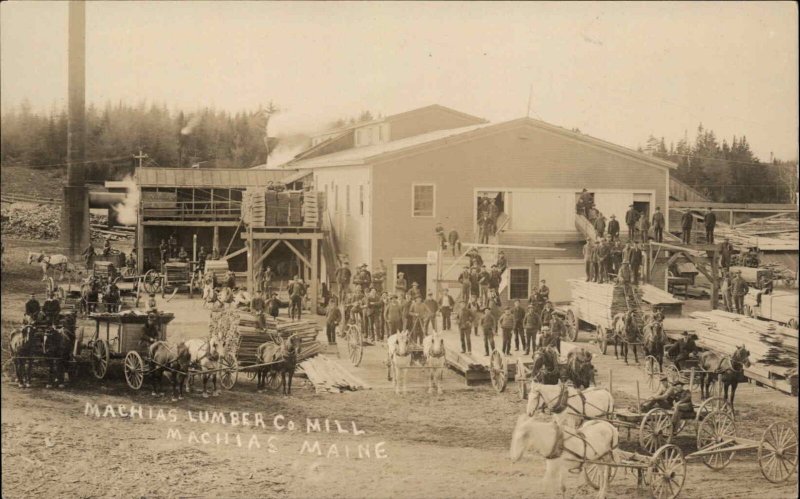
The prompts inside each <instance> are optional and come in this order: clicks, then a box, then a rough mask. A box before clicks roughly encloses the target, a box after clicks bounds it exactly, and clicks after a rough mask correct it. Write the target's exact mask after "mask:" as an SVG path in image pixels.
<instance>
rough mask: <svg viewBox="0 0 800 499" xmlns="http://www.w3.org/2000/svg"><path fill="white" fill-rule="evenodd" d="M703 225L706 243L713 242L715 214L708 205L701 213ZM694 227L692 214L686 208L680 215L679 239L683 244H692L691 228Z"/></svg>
mask: <svg viewBox="0 0 800 499" xmlns="http://www.w3.org/2000/svg"><path fill="white" fill-rule="evenodd" d="M703 226H704V227H705V229H706V244H714V229H715V228H716V227H717V214H716V213H714V211H713V210H712V209H711V207H710V206H709V208H708V211H706V212H705V214H704V215H703ZM693 227H694V214H693V213H692V211H691V210H686V211H685V212H684V213H683V215H681V239H682V241H683V244H692V228H693Z"/></svg>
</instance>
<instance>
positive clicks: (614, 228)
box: [608, 214, 619, 241]
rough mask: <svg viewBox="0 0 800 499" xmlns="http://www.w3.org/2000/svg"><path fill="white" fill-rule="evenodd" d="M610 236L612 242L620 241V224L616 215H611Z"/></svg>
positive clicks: (609, 223)
mask: <svg viewBox="0 0 800 499" xmlns="http://www.w3.org/2000/svg"><path fill="white" fill-rule="evenodd" d="M608 235H609V236H611V240H612V241H617V240H619V222H618V221H617V216H616V215H614V214H612V215H611V217H610V219H609V221H608Z"/></svg>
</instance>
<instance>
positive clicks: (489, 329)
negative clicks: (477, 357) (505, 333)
mask: <svg viewBox="0 0 800 499" xmlns="http://www.w3.org/2000/svg"><path fill="white" fill-rule="evenodd" d="M496 326H497V324H496V322H495V320H494V316H493V315H492V309H490V308H489V307H485V308H484V309H483V318H481V329H482V330H483V349H484V351H485V353H486V356H487V357H488V356H489V353H490V352H492V351H494V349H495V345H494V331H495V327H496ZM490 345H491V347H492V349H491V350H489V346H490Z"/></svg>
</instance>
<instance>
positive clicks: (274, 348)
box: [256, 336, 300, 395]
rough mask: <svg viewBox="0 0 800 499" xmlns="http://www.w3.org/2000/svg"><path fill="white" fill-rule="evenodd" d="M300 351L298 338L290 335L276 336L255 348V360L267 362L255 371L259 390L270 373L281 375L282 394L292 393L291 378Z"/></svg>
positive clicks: (262, 362) (261, 362)
mask: <svg viewBox="0 0 800 499" xmlns="http://www.w3.org/2000/svg"><path fill="white" fill-rule="evenodd" d="M299 353H300V338H299V337H298V336H291V337H289V338H288V339H282V338H280V337H277V338H276V339H275V340H273V341H268V342H266V343H263V344H261V345H260V346H259V347H258V350H256V362H258V363H259V364H269V365H266V366H262V367H260V368H259V369H258V372H257V373H256V376H257V379H258V384H257V388H258V390H259V391H261V390H263V389H264V385H265V382H266V381H267V378H268V377H269V375H270V373H274V375H275V376H277V375H278V374H280V376H281V390H282V392H283V394H284V395H291V394H292V378H293V377H294V371H295V368H296V367H297V356H298V354H299Z"/></svg>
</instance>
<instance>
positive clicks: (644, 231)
mask: <svg viewBox="0 0 800 499" xmlns="http://www.w3.org/2000/svg"><path fill="white" fill-rule="evenodd" d="M638 225H639V235H640V236H641V238H642V242H643V243H646V242H647V238H648V236H649V235H650V220H649V219H648V218H647V215H646V214H642V215H641V216H640V217H639V223H638Z"/></svg>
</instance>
